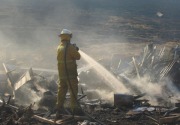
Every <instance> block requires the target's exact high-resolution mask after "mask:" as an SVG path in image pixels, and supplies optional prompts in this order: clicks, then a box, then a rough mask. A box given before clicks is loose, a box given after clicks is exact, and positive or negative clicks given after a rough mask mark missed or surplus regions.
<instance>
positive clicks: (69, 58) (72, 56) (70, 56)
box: [57, 41, 80, 79]
mask: <svg viewBox="0 0 180 125" xmlns="http://www.w3.org/2000/svg"><path fill="white" fill-rule="evenodd" d="M67 42H68V41H61V44H60V45H59V46H58V48H57V61H58V72H59V79H67V73H66V69H65V58H64V56H65V48H66V44H67ZM79 59H80V53H79V52H78V51H77V50H76V47H75V46H73V45H72V44H71V43H70V42H69V43H68V47H67V50H66V65H67V70H68V75H69V78H70V79H73V78H77V75H78V74H77V64H76V60H79Z"/></svg>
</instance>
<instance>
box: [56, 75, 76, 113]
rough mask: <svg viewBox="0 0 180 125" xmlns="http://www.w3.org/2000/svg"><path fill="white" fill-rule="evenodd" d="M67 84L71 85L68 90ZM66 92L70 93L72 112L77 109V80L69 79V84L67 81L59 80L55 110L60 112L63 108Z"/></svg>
mask: <svg viewBox="0 0 180 125" xmlns="http://www.w3.org/2000/svg"><path fill="white" fill-rule="evenodd" d="M69 84H71V88H70V86H69ZM71 89H72V90H71ZM68 90H69V92H70V107H71V110H72V111H74V109H76V108H78V104H77V94H78V80H77V78H75V79H70V83H68V80H67V79H60V82H59V86H58V97H57V109H58V110H61V109H62V108H63V105H64V101H65V97H66V93H67V91H68ZM72 91H73V92H72Z"/></svg>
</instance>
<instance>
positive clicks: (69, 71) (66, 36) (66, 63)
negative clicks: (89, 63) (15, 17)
mask: <svg viewBox="0 0 180 125" xmlns="http://www.w3.org/2000/svg"><path fill="white" fill-rule="evenodd" d="M59 37H60V39H61V41H60V45H59V46H58V48H57V61H58V73H59V86H58V97H57V112H56V117H60V116H61V115H60V114H61V113H62V111H63V109H64V107H63V105H64V101H65V96H66V93H67V91H68V90H69V92H70V107H71V110H72V112H73V113H75V114H76V113H78V112H79V110H80V108H79V107H78V104H77V94H78V79H77V76H78V74H77V64H76V60H79V59H80V53H79V52H78V50H79V48H78V47H76V46H75V44H72V43H71V42H70V40H71V38H72V32H71V31H69V30H67V29H63V30H62V32H61V34H60V35H59Z"/></svg>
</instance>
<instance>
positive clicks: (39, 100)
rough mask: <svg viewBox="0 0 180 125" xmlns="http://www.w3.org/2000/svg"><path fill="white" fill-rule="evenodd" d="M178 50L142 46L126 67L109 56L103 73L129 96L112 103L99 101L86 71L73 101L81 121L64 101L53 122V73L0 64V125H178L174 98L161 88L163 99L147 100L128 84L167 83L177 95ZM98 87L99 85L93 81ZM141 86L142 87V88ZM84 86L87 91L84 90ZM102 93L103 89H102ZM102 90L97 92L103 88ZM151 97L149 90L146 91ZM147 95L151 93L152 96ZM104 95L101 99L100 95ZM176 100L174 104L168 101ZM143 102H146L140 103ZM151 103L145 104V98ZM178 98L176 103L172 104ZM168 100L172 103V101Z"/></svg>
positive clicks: (90, 74)
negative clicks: (60, 114)
mask: <svg viewBox="0 0 180 125" xmlns="http://www.w3.org/2000/svg"><path fill="white" fill-rule="evenodd" d="M179 61H180V47H179V46H176V47H174V48H171V49H168V50H167V49H166V48H165V47H163V48H160V49H157V48H156V46H155V45H154V44H153V43H150V44H148V45H147V46H146V47H145V48H144V49H143V51H142V54H141V55H140V56H138V57H132V59H131V60H130V61H129V62H128V63H127V62H123V60H122V59H121V58H120V57H119V55H118V54H115V55H113V57H112V59H111V63H110V64H109V65H108V66H107V65H106V66H105V67H106V68H108V69H109V70H110V71H111V72H112V73H113V74H114V75H115V76H116V77H117V78H118V79H119V80H120V81H121V82H122V83H123V84H124V85H125V86H126V87H127V88H128V89H129V90H130V91H131V92H132V94H122V93H121V91H120V92H119V93H116V94H114V101H113V103H109V102H107V101H106V100H103V99H102V98H101V96H100V95H98V93H97V92H96V91H94V89H95V88H99V87H102V86H98V83H97V81H93V80H95V79H92V77H96V75H94V76H93V71H92V70H91V67H86V68H83V70H81V72H80V74H79V80H80V84H79V95H78V96H79V97H78V101H79V103H80V104H81V106H82V109H83V110H84V112H85V115H83V116H72V115H71V111H70V110H69V108H68V106H67V105H68V100H69V98H70V97H69V95H68V94H67V96H66V104H65V112H64V114H63V118H62V119H60V120H57V121H55V120H54V119H55V111H54V107H55V105H56V97H57V88H58V85H57V82H58V76H57V72H56V71H53V70H45V69H44V70H42V69H33V68H29V69H28V68H24V67H20V66H16V64H14V63H13V62H12V63H11V64H9V63H8V64H7V63H3V69H4V70H3V71H1V74H0V86H1V87H0V96H1V99H0V124H1V125H48V124H57V125H179V124H180V98H179V97H180V95H178V94H177V95H176V92H175V91H174V90H173V91H174V92H172V90H171V88H170V87H168V84H170V83H167V84H163V85H162V89H163V92H164V93H162V94H163V95H164V96H162V95H159V96H151V98H149V93H146V91H142V89H143V88H140V87H141V86H138V85H136V84H135V83H133V81H134V80H138V79H143V78H144V77H145V78H146V82H150V83H151V84H160V83H162V82H164V81H166V82H167V78H168V82H172V84H171V85H172V86H173V87H174V88H176V89H175V90H176V91H177V93H179V91H180V77H179V76H180V70H179V68H180V62H179ZM98 82H99V81H98ZM143 84H146V83H143ZM88 85H91V86H94V88H93V87H91V88H92V90H89V89H88ZM103 87H104V88H106V87H105V86H103ZM103 87H102V88H103ZM152 93H153V90H152ZM152 95H153V94H152ZM104 96H106V95H104ZM174 96H176V98H175V99H174V98H173V97H174ZM146 97H147V98H146ZM152 98H153V99H154V100H156V103H153V104H151V100H150V99H152ZM178 99H179V100H178ZM172 100H173V101H172Z"/></svg>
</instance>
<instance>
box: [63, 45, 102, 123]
mask: <svg viewBox="0 0 180 125" xmlns="http://www.w3.org/2000/svg"><path fill="white" fill-rule="evenodd" d="M68 46H69V42H67V43H66V46H65V52H64V65H65V71H66V75H67V80H68V85H69V88H70V91H71V93H72V96H73V98H74V100H75V101H76V103H77V105H78V107H79V108H80V110H81V111H82V112H83V113H84V114H85V115H86V116H87V117H89V118H90V119H92V120H93V121H95V122H97V123H99V124H100V125H104V124H103V123H101V122H100V121H99V120H96V119H94V118H93V117H91V116H90V115H89V114H87V113H86V112H84V111H83V109H82V107H81V105H80V103H79V101H78V100H77V98H76V95H75V93H74V91H73V88H72V86H71V81H70V78H69V72H68V68H67V60H66V56H67V49H68ZM75 47H76V46H75ZM76 49H77V50H78V49H79V48H78V47H76ZM72 116H73V117H74V109H73V113H72Z"/></svg>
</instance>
